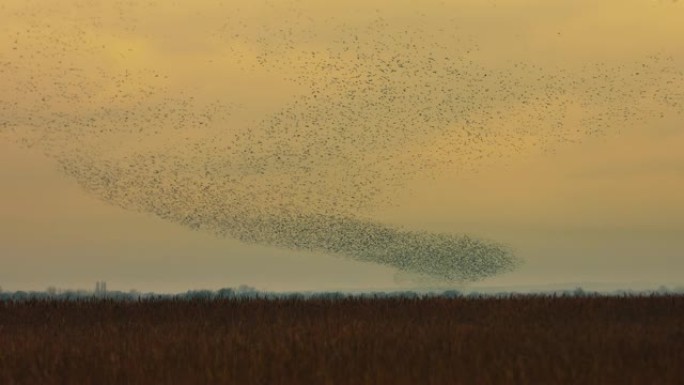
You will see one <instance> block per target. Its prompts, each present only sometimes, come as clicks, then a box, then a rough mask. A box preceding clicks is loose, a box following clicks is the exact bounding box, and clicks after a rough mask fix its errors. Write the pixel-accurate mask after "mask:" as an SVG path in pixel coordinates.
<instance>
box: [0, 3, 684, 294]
mask: <svg viewBox="0 0 684 385" xmlns="http://www.w3.org/2000/svg"><path fill="white" fill-rule="evenodd" d="M683 14H684V3H682V2H680V1H664V0H663V1H653V0H628V1H624V0H622V1H613V0H608V1H602V2H595V1H565V0H562V1H556V2H548V1H531V0H510V1H442V2H438V1H425V2H417V1H380V0H371V1H351V2H323V1H313V0H301V1H282V2H275V1H272V2H267V1H250V2H248V1H194V2H183V1H176V2H154V1H147V2H143V1H140V2H136V1H132V2H123V1H122V2H98V1H72V0H63V1H55V2H53V3H50V4H48V5H45V3H44V2H39V1H28V2H26V1H15V0H9V1H4V2H3V3H2V5H0V25H2V26H3V27H0V28H2V29H3V34H2V38H0V79H1V83H2V84H3V85H4V86H3V87H2V89H0V112H1V113H2V114H1V115H0V186H1V188H0V265H2V269H0V287H2V288H3V290H43V289H45V288H47V287H48V286H55V287H59V288H88V289H92V287H93V285H94V282H95V281H98V280H104V281H107V283H108V288H109V289H110V290H130V289H137V290H143V291H158V292H178V291H185V290H188V289H201V288H210V289H217V288H221V287H234V286H239V285H243V284H244V285H249V286H253V287H256V288H259V289H264V290H346V289H354V290H364V289H365V290H372V289H391V288H406V287H416V286H417V285H420V284H421V281H416V279H415V277H412V276H411V275H410V274H408V275H407V274H406V272H405V271H401V269H397V268H396V266H393V265H391V264H388V263H374V262H371V261H367V260H366V261H364V260H359V258H357V259H356V260H354V258H350V257H348V256H345V255H333V254H334V253H330V252H325V250H320V249H318V250H304V249H301V248H299V249H297V248H294V249H293V248H290V249H287V248H283V247H278V246H279V245H280V246H282V245H281V243H282V242H283V240H282V239H280V238H276V239H275V241H271V240H270V239H271V238H269V234H265V233H263V232H264V231H266V230H263V228H259V229H256V228H255V227H253V225H252V227H249V226H248V225H245V224H244V223H247V222H249V221H246V222H244V223H243V222H239V221H238V222H236V223H238V224H230V223H229V224H226V223H227V222H229V221H231V220H234V221H235V220H241V218H248V219H253V218H262V216H263V215H266V216H268V215H272V216H275V217H278V218H291V216H289V215H293V214H290V213H291V212H295V213H305V214H306V215H318V214H321V215H328V216H330V215H344V216H346V217H350V218H353V220H354V221H356V220H358V221H366V222H363V223H373V224H380V225H378V226H393V227H392V228H399V229H404V230H402V231H406V232H411V231H413V232H416V233H420V232H429V233H444V234H468V235H472V236H473V237H476V238H478V239H482V240H485V241H489V240H491V241H492V242H496V243H501V244H505V245H506V246H507V247H510V248H511V249H512V250H513V252H514V253H515V255H516V256H517V257H518V258H519V259H520V260H522V263H521V264H519V265H518V266H517V267H516V268H515V269H513V270H512V271H502V272H501V273H500V274H492V275H491V276H489V277H486V278H485V279H483V280H479V281H477V282H467V283H464V282H451V283H449V285H451V286H453V287H457V288H463V287H474V288H477V287H484V286H501V287H517V286H525V285H553V284H559V283H570V284H573V285H574V284H589V283H592V284H596V285H599V284H603V285H622V286H623V287H626V288H629V287H634V288H638V287H642V286H645V285H646V286H648V285H651V286H653V285H655V286H659V285H669V286H677V285H680V286H681V285H684V237H682V236H681V234H683V233H684V200H682V199H681V198H680V195H681V191H684V152H682V151H681V150H680V149H681V148H684V114H682V111H683V109H684V93H682V90H683V89H684V80H683V79H684V75H683V74H682V68H684V46H683V45H681V39H680V37H681V36H684V25H683V24H682V23H681V18H682V16H684V15H683ZM391 60H395V61H396V63H398V64H396V65H394V64H392V65H393V66H390V65H389V64H387V63H388V62H389V61H391ZM386 64H387V67H383V66H385V65H386ZM386 69H391V70H393V71H392V73H390V74H387V73H386V71H385V70H386ZM386 76H387V77H386ZM359 77H361V78H362V79H365V80H364V82H363V83H359V81H358V80H357V79H359ZM304 126H306V128H304ZM293 154H295V155H293ZM302 154H306V155H302ZM271 156H278V158H277V159H278V161H275V160H272V159H271V158H270V157H271ZM288 157H291V158H288ZM199 174H202V175H203V176H198V175H199ZM157 175H158V176H159V179H160V182H158V183H156V184H150V182H149V181H150V180H151V179H154V178H156V177H157ZM105 177H106V178H109V179H107V182H103V180H104V179H103V178H105ZM111 179H115V182H111V181H110V180H111ZM217 199H218V200H217ZM216 202H219V203H216ZM226 211H230V212H232V213H237V214H230V215H229V214H226V213H225V212H226ZM255 213H259V214H258V215H257V214H255ZM231 215H233V216H231ZM188 218H189V219H188ZM231 218H233V219H231ZM235 218H237V219H235ZM353 223H357V222H353ZM193 228H194V229H193ZM268 229H272V228H270V227H267V230H268ZM257 230H258V231H257ZM268 231H271V230H268ZM268 231H267V232H268ZM251 234H257V235H255V236H256V238H257V242H256V243H249V242H245V239H247V238H249V236H251ZM402 234H404V233H402ZM236 238H237V239H236ZM240 239H242V240H240ZM286 243H287V242H286ZM342 254H344V253H342ZM420 257H421V258H426V259H429V258H430V256H429V255H421V256H420ZM423 284H424V283H423ZM440 285H446V284H444V283H443V282H442V283H440Z"/></svg>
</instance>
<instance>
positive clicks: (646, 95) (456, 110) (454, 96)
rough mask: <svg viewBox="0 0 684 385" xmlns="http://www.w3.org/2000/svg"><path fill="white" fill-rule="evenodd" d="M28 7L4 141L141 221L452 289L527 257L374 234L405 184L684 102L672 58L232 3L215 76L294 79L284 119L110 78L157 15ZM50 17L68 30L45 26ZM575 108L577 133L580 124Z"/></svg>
mask: <svg viewBox="0 0 684 385" xmlns="http://www.w3.org/2000/svg"><path fill="white" fill-rule="evenodd" d="M27 4H28V5H26V6H25V7H24V8H18V9H17V10H15V11H14V12H16V15H15V16H16V20H18V21H21V22H20V23H17V24H16V25H12V26H10V27H5V30H6V31H7V33H5V34H4V36H5V40H4V41H2V45H0V46H1V47H9V48H11V49H9V50H6V51H3V52H2V54H1V55H0V80H1V83H2V84H3V89H2V90H0V135H1V136H3V137H6V138H9V139H10V140H14V141H17V142H19V143H22V144H23V145H25V146H27V147H37V148H39V149H41V150H42V151H43V152H45V153H46V154H47V155H49V156H51V157H52V158H54V159H55V160H56V161H57V162H58V164H59V165H60V167H61V169H62V170H63V172H64V173H66V174H68V175H70V176H71V177H73V178H74V179H75V180H77V181H78V183H79V184H80V185H81V186H82V187H83V188H84V189H85V190H86V191H88V192H90V193H92V194H94V195H96V196H97V197H99V198H100V199H103V200H105V201H107V202H109V203H111V204H114V205H118V206H120V207H122V208H125V209H128V210H136V211H140V212H145V213H150V214H153V215H156V216H158V217H160V218H163V219H165V220H169V221H172V222H175V223H179V224H181V225H183V226H186V227H188V228H191V229H196V230H202V231H208V232H211V233H214V234H216V235H219V236H225V237H232V238H236V239H239V240H241V241H244V242H249V243H258V244H264V245H273V246H278V247H284V248H291V249H294V250H310V251H317V252H323V253H328V254H333V255H339V256H342V257H347V258H353V259H356V260H360V261H369V262H375V263H380V264H384V265H388V266H391V267H394V268H396V269H399V270H402V271H406V272H410V273H416V274H419V275H424V276H429V277H434V278H438V279H443V280H446V281H473V280H479V279H483V278H486V277H489V276H492V275H495V274H499V273H501V272H505V271H510V270H512V269H514V268H515V267H516V266H518V264H519V263H520V260H519V258H518V257H516V256H515V255H514V253H513V252H512V251H511V250H510V249H509V248H508V247H506V246H505V245H501V244H497V243H493V242H488V241H483V240H479V239H477V238H474V237H471V236H468V235H455V234H433V233H427V232H415V231H406V230H403V229H401V228H396V227H392V226H388V225H385V224H382V223H379V222H377V221H375V220H373V219H372V216H373V212H374V210H377V209H378V208H380V207H386V206H387V205H392V204H393V199H394V198H395V197H396V196H397V191H398V190H400V189H405V188H410V185H411V181H413V180H415V179H416V178H424V177H430V176H437V175H439V174H443V173H445V172H447V171H453V170H461V171H464V172H466V171H477V170H478V169H480V168H481V167H482V165H483V164H485V163H486V162H487V161H494V160H500V159H502V158H505V157H507V156H512V155H515V154H518V153H521V152H525V151H529V149H530V146H537V147H539V148H541V149H543V150H546V151H553V148H554V147H555V146H557V145H559V144H560V143H563V142H580V141H582V140H583V139H585V138H587V137H590V136H596V135H606V134H610V133H619V132H620V130H621V128H622V127H623V126H625V125H632V124H640V123H645V122H647V121H650V120H651V119H653V118H654V117H660V116H664V115H665V114H675V113H676V114H681V113H682V111H683V108H684V93H682V89H684V74H683V72H682V68H684V66H681V65H678V63H676V62H675V60H674V59H673V58H672V57H668V56H664V55H653V56H650V57H647V58H644V59H643V60H642V61H639V62H633V63H623V64H619V65H608V64H604V63H586V64H585V65H584V66H583V67H581V68H574V69H573V68H562V67H543V66H541V65H538V64H535V63H525V62H517V63H514V62H512V63H508V66H497V67H492V66H487V65H485V64H483V63H481V62H478V60H477V59H476V58H475V57H476V55H474V54H475V53H476V52H477V51H478V47H477V44H476V42H475V41H473V39H472V38H470V37H468V36H463V35H462V34H461V33H460V32H459V30H458V28H457V24H456V23H454V22H453V21H448V22H442V23H435V24H425V23H419V22H416V21H415V20H409V19H392V18H386V17H383V14H382V12H381V11H377V12H376V15H375V17H374V18H371V19H368V20H367V21H365V22H355V23H350V22H348V21H345V20H342V19H339V20H338V19H335V18H328V19H323V20H317V19H314V18H311V17H309V16H308V15H307V14H306V12H304V11H303V10H302V9H300V8H298V5H297V2H288V1H285V2H281V3H279V4H278V5H274V4H271V3H268V2H264V4H265V5H264V7H280V8H278V9H277V13H278V15H279V21H278V23H275V24H273V23H267V22H263V23H261V24H260V23H259V20H258V19H256V20H255V19H254V18H250V17H248V16H244V17H243V16H241V14H240V12H239V10H238V9H225V10H224V13H225V18H224V20H226V23H225V24H223V25H221V26H218V27H216V28H213V27H212V26H213V24H211V23H209V25H207V26H206V27H204V28H205V29H206V39H207V40H211V41H212V42H213V43H214V44H215V45H216V46H219V47H221V48H222V49H223V51H220V52H219V53H217V54H216V57H215V58H213V59H212V60H210V62H220V61H221V60H226V61H230V62H231V63H232V64H233V65H236V66H239V67H240V68H241V69H242V70H243V71H245V72H246V73H268V74H271V76H279V77H280V78H281V79H282V81H283V82H286V83H289V84H291V86H292V88H293V89H296V90H298V91H297V92H295V93H294V94H293V95H291V96H290V97H289V99H287V100H286V101H285V102H283V103H282V104H280V105H278V106H276V107H275V108H274V109H268V108H262V107H261V106H258V105H246V104H244V103H243V102H241V101H240V99H241V98H240V95H239V94H238V95H231V97H230V98H226V99H229V100H233V101H235V102H232V101H226V100H222V98H217V99H216V100H211V101H209V100H207V97H205V96H204V95H203V94H202V91H201V87H200V88H199V90H193V89H191V88H189V87H186V88H183V89H181V90H179V89H178V86H177V85H174V84H173V82H172V80H173V78H174V74H173V72H169V71H168V70H164V69H159V68H155V67H154V65H153V64H150V65H149V66H141V65H139V64H135V65H134V64H131V65H128V66H124V68H123V69H122V67H121V66H114V65H112V64H111V61H112V60H121V61H123V62H125V60H127V58H130V57H132V58H135V57H136V55H137V54H138V53H136V49H137V48H135V47H134V46H131V47H119V48H117V49H118V51H117V49H114V48H112V47H111V46H109V45H108V44H109V43H106V42H109V41H116V40H117V39H118V38H121V37H127V36H138V37H139V38H141V39H143V40H144V39H150V41H153V40H154V39H156V38H158V36H147V35H145V33H154V30H153V29H152V32H141V31H149V30H150V29H146V28H144V27H145V24H144V23H145V22H146V21H145V20H144V19H141V18H138V17H136V16H135V15H138V14H143V13H144V12H143V10H144V9H154V7H156V6H157V5H155V4H154V3H153V2H151V3H140V4H134V3H130V2H112V4H110V5H108V7H111V8H112V9H114V10H116V11H117V12H115V13H114V14H117V15H119V16H118V17H117V18H114V19H113V20H110V19H104V18H102V17H99V16H93V15H98V14H99V12H97V11H94V10H92V9H91V10H89V12H88V11H83V10H82V9H81V11H82V12H73V13H70V12H67V11H68V10H69V8H72V7H76V4H74V5H72V7H67V6H65V7H62V8H54V6H50V5H46V4H44V3H43V2H40V4H39V6H38V5H36V4H37V3H33V2H27ZM78 6H79V7H83V8H87V7H96V6H97V5H96V4H95V3H92V4H91V3H79V5H78ZM167 6H170V7H182V6H181V5H167ZM80 14H82V15H83V16H78V15H80ZM48 15H51V17H50V18H46V17H47V16H48ZM55 15H64V20H65V21H64V22H61V23H57V22H55V23H46V22H45V20H57V19H58V18H57V17H56V16H55ZM213 16H214V18H213V19H212V20H214V19H216V17H215V16H216V15H213ZM417 18H418V16H417ZM174 28H176V27H175V26H174ZM212 28H213V29H212ZM165 32H167V31H162V32H158V33H161V34H162V35H163V33H165ZM117 34H120V35H122V36H119V35H117ZM124 41H125V39H124ZM244 47H250V49H249V50H245V49H244ZM112 55H114V56H115V57H116V59H115V58H113V57H112ZM225 93H226V94H227V95H229V94H230V93H231V85H230V84H226V86H225ZM578 111H579V121H574V120H572V119H569V118H570V117H571V115H572V114H577V113H578ZM530 143H532V144H530Z"/></svg>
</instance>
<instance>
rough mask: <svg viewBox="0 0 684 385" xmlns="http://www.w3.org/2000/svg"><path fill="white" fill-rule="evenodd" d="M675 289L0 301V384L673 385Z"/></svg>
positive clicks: (679, 346) (683, 370) (676, 376)
mask: <svg viewBox="0 0 684 385" xmlns="http://www.w3.org/2000/svg"><path fill="white" fill-rule="evenodd" d="M683 363H684V296H681V295H662V296H622V297H601V296H585V297H573V296H558V297H550V296H509V297H505V298H502V297H496V298H495V297H489V298H470V297H457V298H440V297H435V298H422V299H421V298H414V299H409V298H342V299H334V300H333V299H308V300H305V299H296V298H289V299H287V298H286V299H276V300H273V299H216V300H190V301H187V300H170V299H157V300H153V299H149V300H142V301H131V302H122V301H114V300H107V299H100V300H87V301H84V300H81V301H54V300H53V301H50V300H33V301H26V302H11V301H5V302H0V384H4V385H11V384H22V385H24V384H42V385H51V384H311V385H313V384H354V385H362V384H390V385H401V384H682V383H684V364H683Z"/></svg>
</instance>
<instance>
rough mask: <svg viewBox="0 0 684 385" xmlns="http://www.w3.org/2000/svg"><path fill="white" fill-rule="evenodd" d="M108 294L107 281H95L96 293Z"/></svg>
mask: <svg viewBox="0 0 684 385" xmlns="http://www.w3.org/2000/svg"><path fill="white" fill-rule="evenodd" d="M106 294H107V282H105V281H97V282H95V295H97V296H104V295H106Z"/></svg>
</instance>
